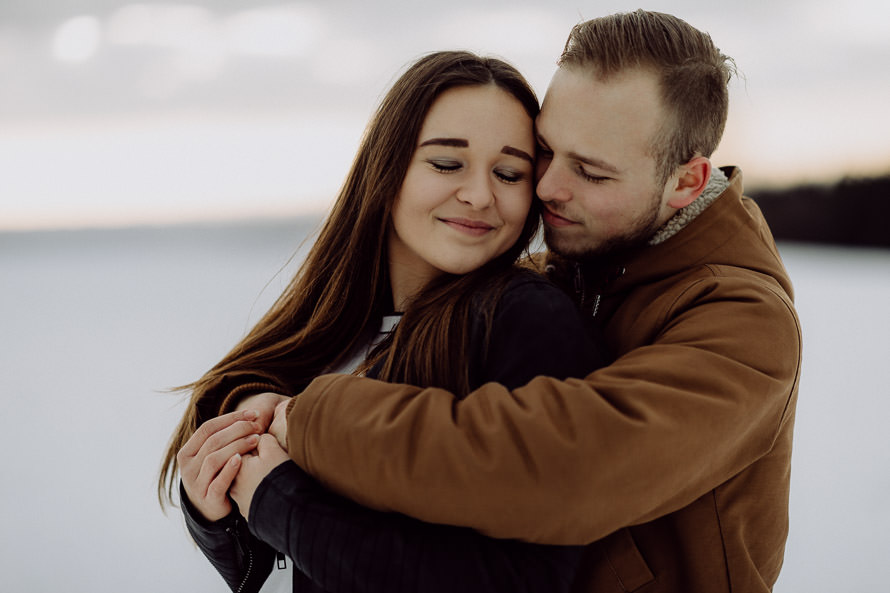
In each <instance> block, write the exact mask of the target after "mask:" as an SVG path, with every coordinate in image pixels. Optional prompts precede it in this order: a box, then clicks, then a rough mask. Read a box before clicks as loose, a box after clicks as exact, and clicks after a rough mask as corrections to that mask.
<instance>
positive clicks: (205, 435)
mask: <svg viewBox="0 0 890 593" xmlns="http://www.w3.org/2000/svg"><path fill="white" fill-rule="evenodd" d="M288 401H289V399H288V398H286V397H284V396H282V395H278V394H274V393H261V394H258V395H254V396H251V397H248V398H246V399H244V400H243V401H242V402H241V403H240V404H239V405H238V408H237V409H236V410H235V411H234V412H230V413H228V414H224V415H222V416H219V417H217V418H213V419H211V420H208V421H207V422H205V423H204V424H202V425H201V426H199V427H198V430H197V431H195V434H193V435H192V436H191V438H190V439H189V440H188V441H187V442H186V444H185V445H184V446H183V447H182V449H180V451H179V453H178V454H177V456H176V459H177V462H178V464H179V473H180V475H181V477H182V485H183V488H184V489H185V493H186V495H187V496H188V498H189V500H190V501H191V503H192V505H193V506H194V507H195V508H196V509H197V510H198V512H200V513H201V515H202V516H203V517H204V518H205V519H207V520H208V521H218V520H220V519H222V518H223V517H226V516H227V515H228V514H229V513H231V512H232V500H234V501H235V503H236V504H237V505H238V510H239V511H240V512H241V514H242V515H244V518H245V519H246V518H247V514H248V511H249V510H250V502H251V500H253V495H254V492H256V489H257V486H259V484H260V482H262V481H263V478H265V477H266V476H267V475H268V474H269V472H271V471H272V470H273V469H274V468H275V467H277V466H278V465H280V464H281V463H282V462H284V461H286V460H287V459H289V457H288V454H287V450H286V447H287V441H286V438H287V419H286V417H285V411H286V410H285V409H286V406H287V402H288ZM267 431H268V432H267Z"/></svg>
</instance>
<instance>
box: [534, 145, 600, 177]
mask: <svg viewBox="0 0 890 593" xmlns="http://www.w3.org/2000/svg"><path fill="white" fill-rule="evenodd" d="M538 158H539V159H544V160H550V159H552V158H553V151H552V150H550V149H549V148H547V147H546V146H544V145H543V144H538ZM577 173H578V176H579V177H581V179H583V180H584V181H587V182H588V183H597V184H599V183H605V182H606V181H609V179H611V178H610V177H603V176H601V175H591V174H590V173H588V172H587V171H585V170H584V167H582V166H581V165H578V169H577Z"/></svg>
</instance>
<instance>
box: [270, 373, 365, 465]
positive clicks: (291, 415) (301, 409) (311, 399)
mask: <svg viewBox="0 0 890 593" xmlns="http://www.w3.org/2000/svg"><path fill="white" fill-rule="evenodd" d="M355 378H360V377H355V376H354V375H336V374H334V375H321V376H319V377H316V378H315V379H314V380H313V381H312V383H310V384H309V385H308V386H307V387H306V389H305V390H303V391H302V392H301V393H300V395H299V397H293V398H291V401H290V403H288V404H287V452H288V454H289V455H290V458H291V459H293V460H294V461H295V462H296V464H297V465H299V466H300V467H302V468H304V469H305V470H307V471H310V472H311V467H310V465H309V455H308V451H307V447H306V443H307V441H306V432H307V431H308V427H309V421H310V417H311V416H312V411H313V410H314V409H315V404H316V403H318V401H319V400H320V399H321V398H322V396H323V395H324V393H326V392H328V391H330V390H331V388H332V387H333V386H334V385H335V384H337V383H338V382H342V381H347V382H349V381H350V380H351V379H355Z"/></svg>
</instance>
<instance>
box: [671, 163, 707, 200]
mask: <svg viewBox="0 0 890 593" xmlns="http://www.w3.org/2000/svg"><path fill="white" fill-rule="evenodd" d="M710 178H711V161H710V159H708V158H707V157H703V156H697V157H694V158H693V159H692V160H690V161H689V162H688V163H685V164H683V165H680V168H679V169H678V171H677V177H676V182H675V183H674V187H673V189H672V190H671V193H672V194H673V195H672V196H671V198H670V199H669V200H668V201H667V204H668V206H670V207H671V208H676V209H677V210H679V209H680V208H684V207H686V206H688V205H689V204H691V203H692V202H693V201H695V198H697V197H699V196H700V195H701V193H702V192H703V191H705V187H706V186H707V185H708V180H709V179H710Z"/></svg>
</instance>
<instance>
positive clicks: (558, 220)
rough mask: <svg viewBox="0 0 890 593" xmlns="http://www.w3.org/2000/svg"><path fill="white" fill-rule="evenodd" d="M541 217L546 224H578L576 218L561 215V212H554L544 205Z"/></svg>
mask: <svg viewBox="0 0 890 593" xmlns="http://www.w3.org/2000/svg"><path fill="white" fill-rule="evenodd" d="M541 218H543V219H544V222H545V223H546V224H549V225H551V226H569V225H572V224H577V223H576V222H575V221H574V220H570V219H568V218H566V217H564V216H560V215H559V214H557V213H555V212H553V211H552V210H550V209H549V208H547V207H546V206H545V207H544V210H543V212H542V213H541Z"/></svg>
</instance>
